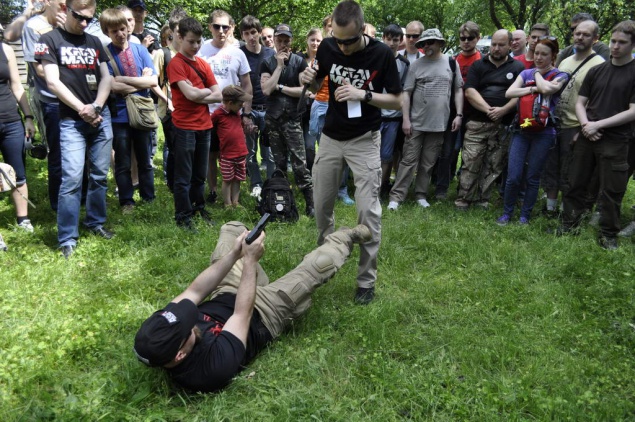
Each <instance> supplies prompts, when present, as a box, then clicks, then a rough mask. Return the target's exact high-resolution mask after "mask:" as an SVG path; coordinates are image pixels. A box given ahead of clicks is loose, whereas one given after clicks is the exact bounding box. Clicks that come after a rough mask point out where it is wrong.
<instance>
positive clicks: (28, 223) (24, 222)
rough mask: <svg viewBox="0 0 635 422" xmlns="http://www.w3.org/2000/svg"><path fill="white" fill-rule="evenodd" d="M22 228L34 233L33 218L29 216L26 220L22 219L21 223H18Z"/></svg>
mask: <svg viewBox="0 0 635 422" xmlns="http://www.w3.org/2000/svg"><path fill="white" fill-rule="evenodd" d="M18 227H20V228H21V229H22V230H24V231H27V232H29V233H33V225H32V224H31V220H29V219H28V218H27V219H26V220H22V222H21V223H20V224H18Z"/></svg>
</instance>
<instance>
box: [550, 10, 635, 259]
mask: <svg viewBox="0 0 635 422" xmlns="http://www.w3.org/2000/svg"><path fill="white" fill-rule="evenodd" d="M633 47H635V22H633V21H632V20H627V21H623V22H620V23H618V24H617V25H616V26H615V27H614V28H613V31H612V33H611V42H610V48H611V60H610V61H606V62H604V63H602V64H600V65H597V66H595V67H594V68H592V69H590V70H589V72H588V73H587V75H586V77H585V78H584V82H582V87H581V88H580V92H579V95H578V100H577V102H576V108H575V110H576V116H577V117H578V120H579V121H580V125H581V126H582V131H581V133H580V134H579V135H578V136H577V141H576V137H574V142H575V144H574V147H573V156H572V158H571V163H570V167H569V189H568V190H567V192H565V195H564V216H563V222H562V223H563V225H562V226H561V227H559V228H558V229H557V230H556V234H557V235H560V234H566V233H571V232H574V233H576V232H577V230H578V226H579V224H580V220H581V218H582V214H583V213H584V210H585V198H586V194H587V192H588V186H589V182H590V181H591V178H592V177H593V173H594V169H596V168H597V172H598V174H599V177H600V195H599V198H598V208H599V210H600V236H599V239H598V240H599V244H600V246H602V247H603V248H604V249H608V250H615V249H617V248H618V243H617V234H618V232H619V231H620V207H621V206H622V198H623V197H624V193H625V192H626V186H627V185H628V168H629V166H628V162H627V157H628V147H629V142H630V140H631V138H632V136H633V132H632V126H631V125H632V123H633V121H635V61H633V56H632V51H633Z"/></svg>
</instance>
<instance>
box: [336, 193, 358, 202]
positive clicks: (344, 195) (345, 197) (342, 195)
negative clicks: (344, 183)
mask: <svg viewBox="0 0 635 422" xmlns="http://www.w3.org/2000/svg"><path fill="white" fill-rule="evenodd" d="M337 197H338V198H339V199H340V200H341V201H342V202H343V203H344V205H354V204H355V201H354V200H353V199H352V198H351V197H350V196H348V193H338V194H337Z"/></svg>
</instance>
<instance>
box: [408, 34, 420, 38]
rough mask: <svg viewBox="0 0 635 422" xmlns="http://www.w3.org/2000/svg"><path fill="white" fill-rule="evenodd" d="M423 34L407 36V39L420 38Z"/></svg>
mask: <svg viewBox="0 0 635 422" xmlns="http://www.w3.org/2000/svg"><path fill="white" fill-rule="evenodd" d="M420 36H421V34H406V38H419V37H420Z"/></svg>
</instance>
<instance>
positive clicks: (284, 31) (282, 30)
mask: <svg viewBox="0 0 635 422" xmlns="http://www.w3.org/2000/svg"><path fill="white" fill-rule="evenodd" d="M273 35H274V36H276V37H277V36H278V35H286V36H288V37H291V38H293V33H292V32H291V27H290V26H289V25H287V24H286V23H281V24H280V25H278V26H276V30H275V32H274V33H273Z"/></svg>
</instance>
